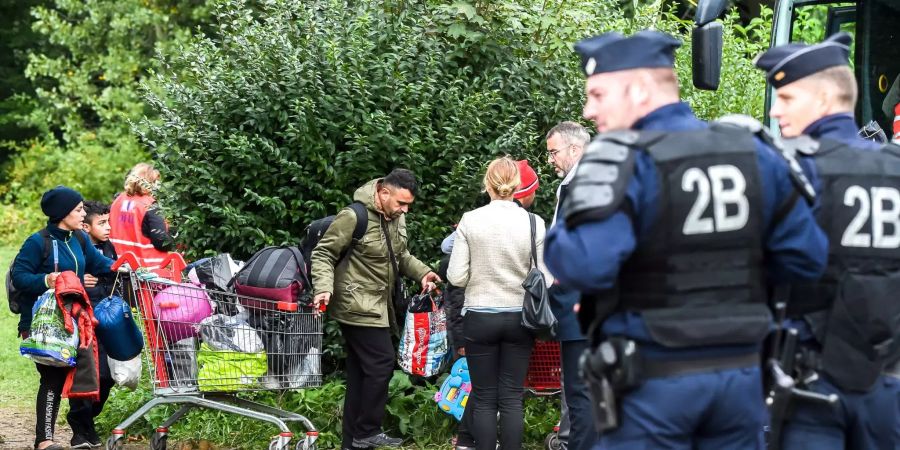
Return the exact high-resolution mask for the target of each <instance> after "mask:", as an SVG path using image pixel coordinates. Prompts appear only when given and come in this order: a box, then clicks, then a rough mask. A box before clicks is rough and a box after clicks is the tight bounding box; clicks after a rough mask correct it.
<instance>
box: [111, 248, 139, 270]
mask: <svg viewBox="0 0 900 450" xmlns="http://www.w3.org/2000/svg"><path fill="white" fill-rule="evenodd" d="M125 263H128V265H129V266H131V270H136V269H137V268H138V267H140V264H139V263H138V259H137V256H135V255H134V253H132V252H125V253H124V254H122V256H119V259H117V260H116V262H114V263H113V265H112V267H111V268H110V270H112V271H113V272H115V271H117V270H119V268H120V267H122V264H125Z"/></svg>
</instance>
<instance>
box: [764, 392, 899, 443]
mask: <svg viewBox="0 0 900 450" xmlns="http://www.w3.org/2000/svg"><path fill="white" fill-rule="evenodd" d="M809 389H810V390H812V391H815V392H819V393H823V394H832V393H833V394H837V395H838V397H839V398H840V400H838V404H837V405H833V406H832V405H825V404H821V403H810V402H802V401H798V402H795V403H794V413H793V414H792V415H791V417H790V420H789V421H788V422H786V423H785V426H784V434H783V438H782V444H783V448H784V449H785V450H805V449H810V450H812V449H815V450H843V449H845V448H848V449H857V448H859V449H867V450H896V449H897V448H900V379H897V378H894V377H890V376H885V375H883V376H882V377H881V378H880V379H879V380H878V382H877V384H876V385H875V387H874V388H872V390H871V391H869V392H866V393H851V392H843V391H841V390H840V389H838V388H837V387H836V386H834V385H833V384H831V383H829V382H828V381H827V380H825V379H821V378H820V379H819V380H817V381H815V382H813V383H812V384H811V385H810V386H809Z"/></svg>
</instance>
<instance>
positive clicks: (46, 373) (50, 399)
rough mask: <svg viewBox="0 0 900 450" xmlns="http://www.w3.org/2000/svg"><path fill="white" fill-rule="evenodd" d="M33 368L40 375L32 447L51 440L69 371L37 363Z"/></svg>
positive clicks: (64, 368)
mask: <svg viewBox="0 0 900 450" xmlns="http://www.w3.org/2000/svg"><path fill="white" fill-rule="evenodd" d="M35 366H37V371H38V373H39V374H40V375H41V382H40V386H39V387H38V395H37V406H36V409H37V411H36V412H37V421H36V423H35V426H34V445H35V446H37V444H39V443H41V442H43V441H52V440H53V431H54V430H55V426H56V415H57V414H59V404H60V401H61V400H62V392H63V386H64V385H65V384H66V375H68V373H69V369H68V368H66V367H53V366H46V365H43V364H37V363H35Z"/></svg>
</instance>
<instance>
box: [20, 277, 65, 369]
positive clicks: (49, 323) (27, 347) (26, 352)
mask: <svg viewBox="0 0 900 450" xmlns="http://www.w3.org/2000/svg"><path fill="white" fill-rule="evenodd" d="M63 320H64V319H63V313H62V311H61V310H60V309H59V304H57V302H56V297H55V296H54V291H53V289H49V290H47V292H44V293H43V294H41V296H40V297H38V299H37V301H35V302H34V307H33V308H32V319H31V334H30V335H29V336H28V339H25V340H23V341H22V343H21V344H19V353H21V354H22V356H25V357H28V358H31V359H32V360H34V362H36V363H38V364H44V365H47V366H55V367H75V353H76V350H77V349H78V327H77V326H76V323H75V321H74V319H73V321H72V326H73V332H72V333H69V332H68V331H66V326H65V323H64V322H63Z"/></svg>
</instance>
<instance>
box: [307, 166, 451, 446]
mask: <svg viewBox="0 0 900 450" xmlns="http://www.w3.org/2000/svg"><path fill="white" fill-rule="evenodd" d="M415 195H416V179H415V176H413V174H412V172H410V171H408V170H405V169H394V170H393V171H392V172H391V173H390V174H388V175H387V176H386V177H384V178H380V179H377V180H372V181H370V182H368V183H366V184H365V185H363V186H362V187H360V188H359V189H357V190H356V192H355V193H354V194H353V200H354V201H355V202H359V203H362V204H363V205H365V207H366V210H367V214H368V224H367V225H366V231H365V233H364V234H363V236H362V237H361V238H360V239H359V240H358V241H357V242H355V243H354V242H353V230H354V229H355V228H356V220H357V219H356V213H355V212H354V211H353V210H352V209H350V208H344V209H343V210H341V211H340V212H339V213H338V214H337V216H335V218H334V222H333V223H332V224H331V226H329V227H328V231H326V232H325V234H324V235H323V236H322V239H321V240H320V241H319V244H318V245H317V246H316V248H315V249H314V250H313V252H312V258H311V259H312V284H313V286H314V300H313V302H314V303H315V305H316V306H318V305H321V304H324V305H328V312H329V314H331V315H332V317H334V319H335V320H337V321H338V322H339V323H340V325H341V332H342V333H343V335H344V339H345V340H346V342H347V391H346V395H345V398H344V417H343V439H342V443H341V448H342V449H349V448H377V447H399V446H400V444H401V443H402V440H401V439H398V438H392V437H389V436H387V435H385V434H384V433H383V432H382V430H381V422H382V419H383V418H384V406H385V404H386V403H387V398H388V383H389V382H390V380H391V375H392V374H393V371H394V359H395V352H394V345H393V343H392V342H391V330H395V331H396V330H397V324H396V321H395V319H394V307H393V302H392V298H391V297H392V294H393V292H394V283H395V280H396V277H397V276H400V275H402V276H407V277H410V278H413V279H416V280H421V283H422V289H423V290H427V289H431V288H433V287H434V283H435V282H439V281H440V278H439V277H438V276H437V275H436V274H435V273H434V272H432V271H431V269H430V268H429V267H428V266H427V265H425V264H424V263H422V262H421V261H419V260H418V259H416V257H414V256H413V255H411V254H410V253H409V249H408V248H407V234H406V220H405V216H404V214H406V212H407V211H409V206H410V205H411V204H412V202H413V200H414V199H415ZM386 235H387V236H390V242H388V241H387V240H386V239H385V236H386ZM391 250H392V252H393V255H394V259H396V267H397V268H398V270H399V272H400V274H399V275H398V274H397V273H395V272H396V271H395V270H394V263H393V262H392V257H391ZM342 255H346V256H344V257H343V258H342Z"/></svg>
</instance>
